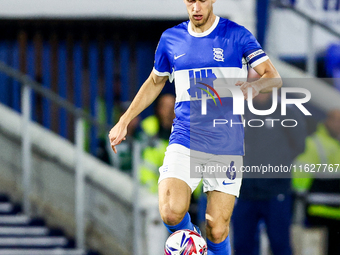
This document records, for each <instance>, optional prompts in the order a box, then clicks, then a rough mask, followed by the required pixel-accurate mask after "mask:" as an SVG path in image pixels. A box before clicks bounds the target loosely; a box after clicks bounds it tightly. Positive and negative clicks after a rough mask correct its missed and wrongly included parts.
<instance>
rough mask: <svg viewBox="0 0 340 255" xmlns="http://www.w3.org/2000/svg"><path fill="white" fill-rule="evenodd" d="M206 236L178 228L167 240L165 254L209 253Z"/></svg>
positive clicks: (193, 254) (190, 254)
mask: <svg viewBox="0 0 340 255" xmlns="http://www.w3.org/2000/svg"><path fill="white" fill-rule="evenodd" d="M207 254H208V250H207V243H206V242H205V240H204V238H203V237H202V236H201V235H200V234H198V233H197V232H195V231H192V230H188V229H185V230H178V231H176V232H175V233H173V234H172V235H171V236H169V238H168V240H167V241H166V242H165V248H164V255H207Z"/></svg>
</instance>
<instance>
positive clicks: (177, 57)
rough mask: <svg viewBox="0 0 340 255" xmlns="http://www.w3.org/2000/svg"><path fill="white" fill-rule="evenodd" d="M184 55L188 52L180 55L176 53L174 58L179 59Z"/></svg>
mask: <svg viewBox="0 0 340 255" xmlns="http://www.w3.org/2000/svg"><path fill="white" fill-rule="evenodd" d="M184 55H186V53H184V54H181V55H179V56H176V55H175V56H174V59H175V60H177V59H179V58H180V57H183V56H184Z"/></svg>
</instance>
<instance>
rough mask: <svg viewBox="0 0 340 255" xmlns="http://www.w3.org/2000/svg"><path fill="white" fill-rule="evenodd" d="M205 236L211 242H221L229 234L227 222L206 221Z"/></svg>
mask: <svg viewBox="0 0 340 255" xmlns="http://www.w3.org/2000/svg"><path fill="white" fill-rule="evenodd" d="M206 228H207V235H208V238H209V240H211V241H212V242H216V243H219V242H222V241H223V240H224V239H225V238H226V237H227V236H228V234H229V221H228V222H222V221H214V220H207V224H206Z"/></svg>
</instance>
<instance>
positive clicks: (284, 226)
mask: <svg viewBox="0 0 340 255" xmlns="http://www.w3.org/2000/svg"><path fill="white" fill-rule="evenodd" d="M249 77H250V78H251V79H254V78H258V75H257V74H256V73H255V74H254V72H253V71H252V70H250V71H249ZM278 101H279V100H278ZM253 104H254V108H255V109H258V110H267V109H270V108H271V106H272V93H267V94H259V95H258V96H257V97H255V98H254V100H253ZM294 107H295V106H294ZM294 107H288V108H287V115H286V116H285V119H295V120H296V121H297V122H298V124H297V126H295V127H283V126H282V125H281V124H280V121H276V122H275V124H274V123H273V122H271V121H266V120H269V119H277V120H280V119H282V116H281V104H280V102H278V106H277V108H276V110H275V112H274V113H272V114H271V115H268V116H259V115H254V114H253V113H251V112H250V111H249V109H248V107H245V108H246V111H245V115H244V118H245V120H246V121H248V120H250V119H261V120H262V121H263V122H264V125H263V126H262V127H251V126H249V125H246V127H245V156H244V166H245V167H247V166H249V167H252V166H261V165H262V166H268V165H269V164H270V165H271V166H281V165H282V166H288V167H289V166H290V164H291V163H292V161H293V159H294V158H295V157H296V156H297V155H299V154H300V153H302V152H303V150H304V145H305V138H306V136H307V130H306V125H305V120H304V117H303V115H302V114H301V113H300V112H299V110H298V109H297V108H294ZM290 177H291V176H290V174H289V173H287V174H284V173H271V174H270V173H266V174H261V173H255V174H254V173H247V172H244V173H243V181H242V187H241V191H240V197H239V199H238V200H237V201H236V204H235V209H234V214H233V226H234V249H235V255H255V254H256V255H257V254H259V223H260V222H264V224H265V226H266V230H267V234H268V238H269V242H270V247H271V250H272V252H273V254H274V255H290V254H292V249H291V243H290V225H291V218H292V192H291V178H290Z"/></svg>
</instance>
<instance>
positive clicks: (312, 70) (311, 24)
mask: <svg viewBox="0 0 340 255" xmlns="http://www.w3.org/2000/svg"><path fill="white" fill-rule="evenodd" d="M273 6H275V7H280V8H285V9H288V10H290V11H292V12H293V13H295V14H296V15H298V16H299V17H301V18H303V19H305V20H306V21H307V22H308V31H307V45H306V46H307V49H308V51H307V52H308V55H307V60H306V66H307V72H308V74H309V75H311V76H313V77H315V76H316V75H315V74H316V66H317V60H316V50H315V43H314V30H315V27H320V28H322V29H323V30H324V31H326V32H328V33H329V34H331V35H334V36H336V37H338V38H339V39H340V33H339V32H338V31H336V30H335V29H333V28H331V27H330V26H328V25H326V24H325V23H323V22H320V21H318V20H316V19H315V18H313V17H311V16H310V15H308V14H307V13H305V12H303V11H301V10H298V9H296V8H294V7H293V6H292V5H290V4H284V3H282V1H280V0H274V1H273Z"/></svg>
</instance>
